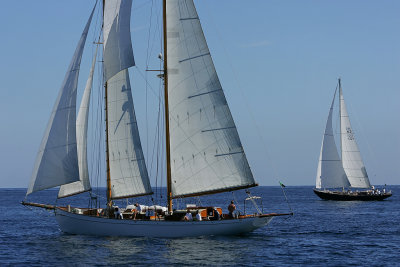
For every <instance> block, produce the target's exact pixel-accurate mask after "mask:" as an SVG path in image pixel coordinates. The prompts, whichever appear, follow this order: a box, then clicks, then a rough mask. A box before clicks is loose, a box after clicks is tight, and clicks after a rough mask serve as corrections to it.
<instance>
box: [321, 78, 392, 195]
mask: <svg viewBox="0 0 400 267" xmlns="http://www.w3.org/2000/svg"><path fill="white" fill-rule="evenodd" d="M338 87H339V99H340V102H339V105H340V108H339V109H340V144H341V152H342V156H341V157H339V153H338V151H337V148H336V143H335V138H334V133H333V127H332V113H333V106H334V103H335V98H336V92H337V88H336V90H335V94H334V96H333V100H332V104H331V107H330V110H329V115H328V120H327V122H326V127H325V133H324V137H323V139H322V145H321V153H320V156H319V162H318V170H317V179H316V185H315V187H316V189H314V192H315V194H317V195H318V196H319V197H321V198H322V199H331V200H383V199H385V198H388V197H390V196H391V195H392V193H391V192H384V191H382V192H381V191H379V190H377V189H375V188H374V187H373V186H372V187H371V184H370V182H369V179H368V174H367V171H366V169H365V166H364V162H363V160H362V158H361V154H360V150H359V149H358V146H357V143H356V139H355V137H354V134H353V130H352V127H351V124H350V119H349V115H348V113H347V109H346V105H345V103H344V98H343V91H342V85H341V81H340V79H339V82H338ZM334 188H341V190H329V189H334ZM349 188H362V189H367V190H366V191H365V190H364V191H351V190H350V189H349ZM345 189H346V190H345ZM385 190H386V189H385Z"/></svg>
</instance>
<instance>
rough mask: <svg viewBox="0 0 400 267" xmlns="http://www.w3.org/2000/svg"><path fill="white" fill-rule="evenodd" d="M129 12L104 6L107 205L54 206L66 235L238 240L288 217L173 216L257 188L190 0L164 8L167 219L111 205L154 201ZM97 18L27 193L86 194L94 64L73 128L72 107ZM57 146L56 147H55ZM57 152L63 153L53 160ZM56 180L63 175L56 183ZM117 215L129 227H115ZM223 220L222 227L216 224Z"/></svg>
mask: <svg viewBox="0 0 400 267" xmlns="http://www.w3.org/2000/svg"><path fill="white" fill-rule="evenodd" d="M131 6H132V1H129V0H123V1H122V0H112V1H111V0H107V1H103V17H104V19H103V31H102V36H103V71H104V74H103V79H104V80H103V82H104V88H105V100H104V101H105V124H106V125H105V128H106V129H105V131H106V134H105V139H106V151H105V152H106V165H107V168H106V169H107V194H106V195H107V207H106V208H104V209H98V208H94V209H90V208H86V209H83V208H80V209H76V208H73V209H71V207H69V206H67V207H56V208H55V214H56V219H57V221H58V223H59V225H60V227H61V229H62V230H63V231H64V232H68V233H75V234H93V235H124V236H156V237H157V236H158V237H177V236H197V235H215V234H238V233H243V232H249V231H252V230H254V229H257V228H259V227H262V226H264V225H266V224H268V223H269V222H270V221H271V219H272V218H273V217H275V216H282V215H289V214H276V213H270V214H262V212H260V210H259V209H258V207H257V206H256V208H257V210H258V211H259V212H258V213H255V214H251V215H246V214H239V215H238V216H236V217H235V218H234V217H232V216H230V217H228V216H226V215H224V214H222V210H221V209H220V208H218V207H213V206H211V207H202V206H196V205H195V206H190V207H189V206H188V211H185V210H175V209H174V208H173V203H172V202H173V199H174V198H185V197H192V196H200V195H204V194H215V193H219V192H229V191H234V190H239V189H245V188H250V187H254V186H257V183H256V182H255V180H254V177H253V175H252V172H251V170H250V167H249V164H248V162H247V159H246V155H245V153H244V149H243V147H242V144H241V142H240V138H239V135H238V132H237V129H236V126H235V124H234V121H233V118H232V115H231V113H230V109H229V107H228V104H227V101H226V99H225V95H224V92H223V89H222V86H221V84H220V82H219V79H218V76H217V73H216V71H215V68H214V65H213V62H212V59H211V55H210V51H209V50H208V46H207V43H206V40H205V37H204V34H203V31H202V28H201V24H200V21H199V18H198V14H197V12H196V9H195V6H194V3H193V1H192V0H164V1H163V22H164V23H163V27H164V28H163V29H164V30H163V32H164V55H163V57H162V59H163V65H164V69H163V74H162V75H161V77H162V78H163V80H164V86H165V87H164V89H165V93H164V97H165V100H164V101H165V102H164V103H165V105H164V106H165V113H164V114H165V116H166V117H165V137H166V139H165V140H166V141H165V143H166V156H167V160H166V168H167V203H166V204H167V208H168V211H167V212H165V211H164V208H163V207H160V206H157V205H153V206H152V207H150V208H147V209H151V208H152V209H153V211H154V213H153V215H152V216H149V215H148V214H147V213H145V214H142V211H143V210H139V209H138V207H139V206H136V207H133V206H127V208H126V210H124V209H122V212H123V214H121V209H120V208H118V207H116V206H115V204H114V201H115V200H116V199H126V198H132V197H138V196H143V195H149V194H152V193H153V190H152V188H151V186H150V180H149V175H148V172H147V166H146V162H145V159H144V155H143V150H142V145H141V142H140V136H139V129H138V125H137V120H136V115H135V110H134V104H133V99H132V94H131V83H130V77H129V72H128V68H129V67H132V66H134V65H135V61H134V55H133V50H132V44H131V37H130V14H131ZM93 12H94V11H92V14H91V16H90V18H89V21H88V23H87V26H86V27H85V30H84V32H83V34H82V37H81V41H80V42H79V44H78V48H77V52H76V53H75V56H74V58H73V61H72V63H71V67H70V69H69V71H68V73H67V78H66V80H67V81H68V82H66V83H65V85H63V87H62V88H61V91H60V95H61V96H62V97H61V98H60V99H61V100H62V101H61V100H59V99H57V102H56V107H55V111H54V112H53V113H54V114H56V115H57V116H54V117H55V118H54V119H53V116H52V118H51V120H50V122H49V126H48V128H49V129H50V130H49V132H50V134H47V132H46V135H45V138H44V141H43V144H42V148H41V152H40V153H39V155H38V160H37V162H39V163H38V165H39V167H38V169H39V171H37V170H36V168H35V171H34V173H33V175H32V182H31V186H30V187H29V189H28V192H27V195H29V194H31V193H33V192H35V191H39V190H43V189H46V188H51V187H54V186H58V185H61V188H60V193H59V197H65V196H69V195H73V194H78V193H82V192H84V191H87V190H90V185H89V183H88V181H87V176H88V174H87V173H88V172H87V164H86V163H85V162H86V161H87V159H86V158H85V155H86V154H85V153H86V152H85V151H86V149H87V148H86V145H85V144H86V143H85V141H84V140H83V139H85V135H86V132H87V111H88V102H89V100H88V98H89V97H88V96H89V95H90V87H91V86H90V84H91V83H92V82H91V81H92V75H93V66H94V64H92V71H91V73H90V77H89V80H88V82H87V87H86V89H85V93H84V96H83V100H82V104H81V109H80V112H79V116H78V120H77V121H76V119H75V105H76V88H77V86H76V84H77V83H76V81H77V78H78V73H79V64H80V60H81V57H82V52H83V48H84V43H85V40H86V36H87V33H88V28H89V25H90V22H91V18H92V16H93ZM94 60H95V59H94ZM70 80H72V81H73V82H69V81H70ZM64 98H65V99H64ZM65 102H66V103H67V106H66V104H65ZM59 113H60V114H61V115H58V114H59ZM75 123H76V124H77V129H75V128H76V127H75ZM65 124H66V125H67V126H65ZM47 135H49V136H50V137H48V136H47ZM51 138H53V139H56V140H57V141H58V142H57V143H56V144H54V145H53V141H52V140H53V139H51ZM53 146H54V148H53ZM54 149H56V150H57V151H59V150H60V151H61V152H60V153H59V154H54V153H52V151H53V150H54ZM77 151H78V152H77ZM50 153H52V154H50ZM49 161H50V162H51V163H52V164H51V165H50V167H53V169H52V168H50V167H47V168H44V167H41V166H42V165H44V166H47V165H46V164H49V163H48V162H49ZM60 169H63V170H64V172H63V175H59V174H58V171H59V170H60ZM53 176H57V179H55V180H56V181H54V180H53V179H52V177H53ZM58 176H60V177H58ZM43 177H45V178H43ZM249 194H250V193H249ZM251 199H252V198H251ZM253 202H254V201H253ZM254 203H255V202H254ZM24 204H26V205H28V204H29V203H24ZM186 212H188V213H189V212H193V213H201V217H203V221H201V222H189V223H188V222H183V221H182V219H183V216H184V215H185V213H186ZM138 214H139V215H138ZM216 214H217V215H218V214H219V215H218V216H216ZM120 217H124V218H125V219H130V220H119V218H120ZM221 217H222V220H214V221H213V220H211V219H212V218H221ZM132 218H134V220H132ZM136 218H138V219H136Z"/></svg>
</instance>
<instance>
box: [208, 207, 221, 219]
mask: <svg viewBox="0 0 400 267" xmlns="http://www.w3.org/2000/svg"><path fill="white" fill-rule="evenodd" d="M220 219H221V214H219V212H218V210H217V209H214V214H213V216H212V217H211V218H210V220H212V221H218V220H220Z"/></svg>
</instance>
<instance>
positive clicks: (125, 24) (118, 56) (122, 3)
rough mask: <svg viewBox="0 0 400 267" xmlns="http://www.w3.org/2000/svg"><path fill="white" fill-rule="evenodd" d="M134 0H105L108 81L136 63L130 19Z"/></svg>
mask: <svg viewBox="0 0 400 267" xmlns="http://www.w3.org/2000/svg"><path fill="white" fill-rule="evenodd" d="M131 7H132V0H113V1H105V6H104V28H103V35H104V62H105V63H106V64H104V77H105V80H106V81H108V79H110V78H111V77H112V76H114V75H115V74H117V73H118V72H120V71H121V70H123V69H127V68H129V67H131V66H134V65H135V61H134V58H133V51H132V42H131V33H130V21H131Z"/></svg>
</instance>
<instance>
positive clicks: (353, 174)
mask: <svg viewBox="0 0 400 267" xmlns="http://www.w3.org/2000/svg"><path fill="white" fill-rule="evenodd" d="M339 98H340V138H341V148H342V164H343V168H344V170H345V172H346V175H347V177H348V180H349V182H350V185H351V187H355V188H370V187H371V184H370V182H369V179H368V174H367V171H366V169H365V166H364V162H363V160H362V158H361V153H360V150H359V148H358V145H357V143H356V139H355V136H354V132H353V129H352V127H351V124H350V119H349V115H348V113H347V108H346V104H345V102H344V97H343V92H342V87H341V84H340V80H339Z"/></svg>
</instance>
